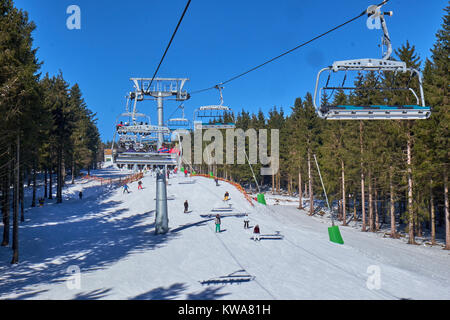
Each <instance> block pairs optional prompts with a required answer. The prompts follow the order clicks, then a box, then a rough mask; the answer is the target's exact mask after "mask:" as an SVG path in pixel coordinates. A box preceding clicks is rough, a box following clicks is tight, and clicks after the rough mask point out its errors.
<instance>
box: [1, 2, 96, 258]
mask: <svg viewBox="0 0 450 320" xmlns="http://www.w3.org/2000/svg"><path fill="white" fill-rule="evenodd" d="M35 28H36V26H35V24H34V23H33V22H31V21H30V20H29V18H28V14H27V12H25V11H23V10H20V9H18V8H16V7H15V6H14V4H13V1H11V0H1V1H0V190H1V198H0V206H1V210H2V217H3V238H2V242H1V246H3V247H7V246H9V245H10V241H11V235H10V231H11V227H12V249H13V258H12V261H11V262H12V263H13V264H16V263H18V261H19V246H18V243H19V223H20V222H23V221H24V220H25V217H24V185H26V184H28V186H29V187H30V186H31V185H32V187H33V189H32V201H31V206H32V207H35V206H36V205H37V201H38V199H39V198H42V199H50V200H52V199H55V201H56V203H62V201H63V197H62V190H63V187H64V184H65V183H66V177H67V175H68V173H69V172H70V174H71V179H72V183H73V182H74V179H75V177H76V176H77V175H78V174H79V172H80V170H81V169H82V168H87V169H89V168H93V167H95V166H96V163H97V160H98V158H99V157H100V156H102V155H100V154H99V150H100V145H101V142H100V134H99V132H98V129H97V126H96V121H97V120H96V115H95V114H94V113H93V112H92V111H91V110H89V108H88V107H87V105H86V103H85V102H84V99H83V96H82V93H81V90H80V87H79V86H78V84H74V85H72V86H70V85H69V83H68V82H67V81H65V80H64V78H63V75H62V72H61V71H60V72H59V74H57V75H55V76H49V75H48V74H45V75H42V74H41V73H39V70H40V68H41V66H42V62H40V61H38V58H37V56H36V53H37V49H34V48H33V38H32V32H33V31H34V30H35ZM38 174H40V175H41V177H42V178H43V181H44V191H43V192H42V194H41V195H37V182H36V180H37V175H38ZM54 185H56V190H54V188H53V186H54ZM11 218H12V219H11ZM11 220H12V226H11Z"/></svg>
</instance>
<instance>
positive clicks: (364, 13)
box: [191, 1, 387, 95]
mask: <svg viewBox="0 0 450 320" xmlns="http://www.w3.org/2000/svg"><path fill="white" fill-rule="evenodd" d="M386 2H387V1H384V2H383V3H381V4H379V5H378V6H380V5H383V4H385V3H386ZM366 14H367V10H364V11H363V12H361V13H360V14H359V15H358V16H356V17H354V18H352V19H350V20H348V21H346V22H344V23H342V24H340V25H338V26H336V27H334V28H332V29H330V30H328V31H326V32H324V33H322V34H320V35H318V36H316V37H314V38H312V39H311V40H308V41H306V42H303V43H302V44H300V45H298V46H296V47H295V48H292V49H290V50H288V51H286V52H284V53H282V54H280V55H278V56H276V57H274V58H272V59H270V60H268V61H266V62H264V63H261V64H260V65H257V66H256V67H253V68H251V69H249V70H247V71H245V72H243V73H241V74H239V75H237V76H234V77H232V78H230V79H228V80H226V81H224V82H221V83H220V84H219V85H224V84H227V83H230V82H232V81H234V80H236V79H239V78H241V77H243V76H245V75H247V74H249V73H251V72H253V71H255V70H257V69H260V68H262V67H264V66H265V65H267V64H269V63H271V62H274V61H275V60H278V59H280V58H282V57H284V56H285V55H288V54H290V53H292V52H293V51H295V50H298V49H300V48H302V47H304V46H306V45H308V44H310V43H311V42H314V41H316V40H318V39H320V38H322V37H324V36H326V35H327V34H329V33H332V32H333V31H336V30H338V29H340V28H342V27H344V26H346V25H347V24H350V23H352V22H353V21H355V20H358V19H359V18H361V17H362V16H364V15H366ZM217 86H218V85H214V86H212V87H209V88H205V89H201V90H197V91H193V92H191V95H193V94H198V93H201V92H205V91H209V90H212V89H216V88H217Z"/></svg>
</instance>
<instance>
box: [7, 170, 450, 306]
mask: <svg viewBox="0 0 450 320" xmlns="http://www.w3.org/2000/svg"><path fill="white" fill-rule="evenodd" d="M94 173H95V174H96V175H98V176H101V177H103V178H107V179H108V178H117V177H119V176H125V175H126V174H129V173H127V172H121V171H119V170H117V169H115V168H114V167H107V168H105V169H102V170H99V171H97V172H94ZM142 182H143V186H144V190H138V184H137V182H136V183H132V184H130V185H129V186H130V190H131V193H130V194H127V193H126V192H125V193H124V192H123V189H122V188H120V187H119V186H115V185H108V184H106V185H105V184H103V185H100V182H98V181H93V180H91V181H90V180H83V179H79V180H77V181H76V184H74V185H70V184H68V185H67V187H66V188H65V190H64V203H63V204H60V205H57V204H54V203H53V202H48V203H46V204H45V206H44V207H43V208H32V209H28V210H27V211H26V213H25V216H26V221H25V223H22V224H21V226H20V264H19V265H15V266H11V265H10V264H9V262H10V259H11V249H10V248H0V299H58V300H60V299H138V300H142V299H158V300H165V299H178V300H182V299H188V300H196V299H203V300H205V299H224V300H248V299H251V300H276V299H282V300H297V299H350V300H353V299H389V300H391V299H450V256H449V253H448V252H447V251H444V250H441V249H440V248H438V247H432V248H430V247H423V246H409V245H406V244H405V243H403V242H402V241H398V240H394V239H389V238H383V237H381V236H380V235H378V234H369V233H361V232H359V231H358V230H355V229H353V228H344V227H341V233H342V236H343V238H344V241H345V244H344V245H338V244H334V243H332V242H330V241H329V237H328V227H330V225H329V222H328V220H326V219H319V218H312V217H309V216H307V214H306V212H304V211H300V210H298V209H297V208H296V206H294V205H283V203H281V205H275V206H271V205H268V206H267V207H266V206H263V205H260V204H257V203H254V207H253V206H252V205H251V204H250V203H249V202H248V201H247V200H246V199H245V198H244V196H243V195H242V194H241V193H240V192H239V191H238V190H237V189H236V188H234V187H233V186H231V185H229V184H227V183H225V182H221V183H220V186H216V185H215V182H214V181H213V180H211V179H206V178H202V177H193V178H190V177H188V178H186V177H184V175H176V176H171V178H170V179H169V185H168V187H167V194H168V196H169V198H170V199H171V200H169V201H168V207H169V226H170V232H169V233H168V234H166V235H155V233H154V221H155V211H154V210H155V200H154V199H155V190H156V179H155V177H154V176H153V175H152V174H151V173H148V174H146V176H145V177H144V179H143V180H142ZM79 191H83V194H84V197H83V199H82V200H80V199H78V192H79ZM227 191H228V192H229V193H230V195H231V201H230V203H231V204H232V211H231V212H230V211H224V212H223V214H222V225H221V229H222V230H221V232H220V233H216V232H215V225H214V216H215V214H216V212H212V210H214V209H220V208H224V207H226V206H227V204H226V203H224V201H223V197H224V194H225V192H227ZM27 192H28V193H29V192H30V191H29V190H27ZM41 194H42V190H41V189H40V190H38V197H39V196H41ZM186 200H187V201H188V203H189V211H190V213H184V202H185V201H186ZM271 201H272V200H270V201H269V204H271V203H272V202H271ZM285 202H286V201H285ZM297 205H298V203H297ZM246 214H248V216H246ZM246 219H249V220H250V227H252V228H250V229H244V220H246ZM255 225H259V226H260V228H261V236H262V239H261V241H253V240H252V239H251V238H252V236H253V234H252V233H253V227H254V226H255ZM0 226H1V225H0ZM268 235H269V236H268ZM78 270H79V271H80V273H79V276H78V274H77V273H76V271H78ZM73 271H75V273H73Z"/></svg>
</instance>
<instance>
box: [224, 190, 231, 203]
mask: <svg viewBox="0 0 450 320" xmlns="http://www.w3.org/2000/svg"><path fill="white" fill-rule="evenodd" d="M223 200H224V201H228V200H230V194H229V193H228V191H227V192H226V193H225V196H224V198H223Z"/></svg>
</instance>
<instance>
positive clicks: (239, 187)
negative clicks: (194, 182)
mask: <svg viewBox="0 0 450 320" xmlns="http://www.w3.org/2000/svg"><path fill="white" fill-rule="evenodd" d="M191 177H204V178H208V179H211V176H208V175H206V174H191ZM217 179H218V180H219V181H223V182H226V183H229V184H231V185H232V186H234V187H235V188H236V189H238V190H239V191H240V192H241V193H242V194H243V195H244V197H245V199H247V201H248V202H249V203H250V204H251V205H252V206H253V207H254V206H255V205H254V204H253V201H252V200H253V199H252V198H251V197H250V196H249V195H248V193H247V192H246V191H245V190H244V188H242V186H241V185H240V184H239V183H236V182H232V181H229V180H226V179H223V178H217Z"/></svg>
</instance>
